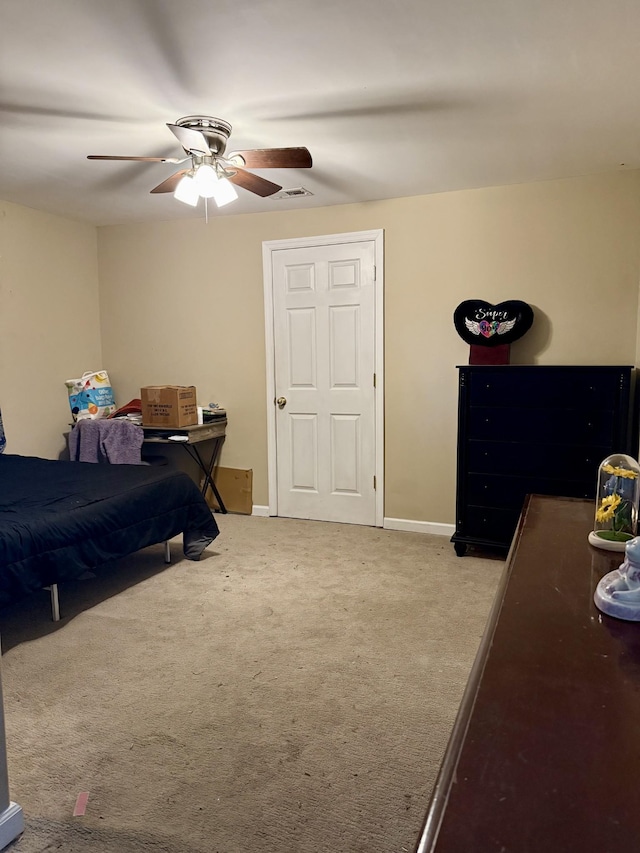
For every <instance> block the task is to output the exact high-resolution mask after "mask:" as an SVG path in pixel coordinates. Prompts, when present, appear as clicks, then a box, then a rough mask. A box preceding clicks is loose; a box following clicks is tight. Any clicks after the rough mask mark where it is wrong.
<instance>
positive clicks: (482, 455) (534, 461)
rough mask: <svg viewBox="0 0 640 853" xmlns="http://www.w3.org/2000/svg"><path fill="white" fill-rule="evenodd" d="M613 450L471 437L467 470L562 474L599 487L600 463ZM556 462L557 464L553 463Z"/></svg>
mask: <svg viewBox="0 0 640 853" xmlns="http://www.w3.org/2000/svg"><path fill="white" fill-rule="evenodd" d="M610 454H611V445H608V444H601V445H594V446H588V445H576V444H568V445H565V446H563V447H562V448H561V450H560V452H559V453H558V452H557V451H555V449H551V448H550V447H549V445H546V444H538V443H536V442H514V441H503V442H497V441H473V440H472V441H469V443H468V445H467V457H466V460H467V465H466V468H467V471H469V472H479V473H484V474H512V475H520V476H531V475H536V474H537V475H539V474H540V472H541V471H545V472H546V473H547V474H548V475H549V476H554V475H559V476H566V477H570V478H572V479H575V480H582V481H592V482H593V487H594V489H595V485H596V479H597V477H598V467H599V465H600V463H601V462H602V460H603V459H606V457H607V456H609V455H610ZM551 466H553V467H551Z"/></svg>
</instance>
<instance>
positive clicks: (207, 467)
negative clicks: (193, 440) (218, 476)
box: [182, 436, 227, 513]
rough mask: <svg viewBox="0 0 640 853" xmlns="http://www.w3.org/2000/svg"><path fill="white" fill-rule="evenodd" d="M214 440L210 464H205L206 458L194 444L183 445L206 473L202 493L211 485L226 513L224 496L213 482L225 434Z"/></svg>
mask: <svg viewBox="0 0 640 853" xmlns="http://www.w3.org/2000/svg"><path fill="white" fill-rule="evenodd" d="M213 441H214V442H215V443H214V446H213V450H212V451H211V457H210V459H209V462H208V464H205V461H204V459H203V458H202V456H201V454H200V451H199V450H198V448H197V447H196V446H195V445H194V444H183V445H182V447H184V449H185V450H186V451H187V452H188V453H189V455H190V456H191V457H192V459H195V461H196V462H197V463H198V466H199V467H200V470H201V471H202V473H203V474H204V481H203V483H202V495H203V497H204V496H205V495H206V494H207V488H208V487H209V486H211V491H212V492H213V494H214V495H215V498H216V500H217V502H218V506H219V507H220V512H222V513H226V512H227V508H226V506H225V505H224V502H223V500H222V498H221V497H220V492H219V491H218V489H217V487H216V484H215V483H214V482H213V476H212V474H213V469H214V467H215V464H216V460H217V458H218V454H219V453H220V448H221V447H222V442H223V441H224V436H220V437H219V438H214V439H213Z"/></svg>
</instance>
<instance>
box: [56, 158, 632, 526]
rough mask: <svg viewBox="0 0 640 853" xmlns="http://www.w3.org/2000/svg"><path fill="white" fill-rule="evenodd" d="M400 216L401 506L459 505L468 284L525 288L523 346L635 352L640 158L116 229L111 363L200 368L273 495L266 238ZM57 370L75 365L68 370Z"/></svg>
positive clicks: (105, 309)
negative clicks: (529, 317) (420, 191)
mask: <svg viewBox="0 0 640 853" xmlns="http://www.w3.org/2000/svg"><path fill="white" fill-rule="evenodd" d="M374 228H381V229H383V230H384V233H385V335H386V343H385V381H386V406H385V410H386V447H385V457H386V464H385V470H386V493H385V516H386V517H388V518H403V519H410V520H422V521H431V522H445V523H451V522H453V520H454V498H455V453H456V403H457V373H456V370H455V365H456V364H463V363H465V362H466V361H467V360H468V346H467V345H466V344H464V343H463V341H462V340H461V339H460V338H459V337H458V336H457V334H456V333H455V330H454V328H453V324H452V319H451V318H452V314H453V311H454V309H455V307H456V306H457V305H458V304H459V303H460V302H461V301H462V300H464V299H471V298H482V299H486V300H487V301H490V302H500V301H502V300H505V299H523V300H525V301H526V302H529V303H530V304H531V305H532V306H533V307H534V310H535V314H536V319H535V323H534V327H533V328H532V330H531V331H530V332H529V333H528V335H527V336H526V337H525V338H523V339H522V340H521V341H519V342H517V343H516V344H514V345H513V347H512V362H514V363H529V362H534V363H535V362H537V363H541V364H634V363H635V360H636V338H637V320H638V284H639V271H640V242H639V239H638V238H639V236H640V172H627V173H615V174H611V175H607V176H597V177H589V178H577V179H570V180H563V181H552V182H546V183H539V184H528V185H520V186H511V187H499V188H491V189H481V190H471V191H464V192H456V193H446V194H441V195H432V196H421V197H416V198H407V199H396V200H392V201H384V202H377V203H368V204H359V205H346V206H343V207H332V208H321V209H317V210H305V211H300V212H297V213H291V212H269V213H264V214H258V215H250V216H225V217H220V218H215V217H214V218H213V219H212V220H210V222H209V224H208V225H207V224H205V223H204V220H195V221H190V222H186V221H175V222H165V223H160V224H152V225H137V226H131V225H127V226H121V227H104V228H100V229H99V230H98V261H99V270H100V306H101V316H102V344H103V357H104V358H103V366H104V367H106V368H107V369H108V370H109V374H110V376H111V379H112V381H113V384H114V386H115V388H116V392H117V395H118V400H119V401H121V402H126V401H127V400H129V399H131V398H132V397H137V396H139V390H140V387H141V385H146V384H155V383H179V384H194V385H196V387H197V389H198V396H199V400H200V402H203V403H207V402H209V401H218V402H221V403H223V404H225V405H226V407H227V408H228V411H229V430H228V438H227V441H226V443H225V446H224V449H223V456H222V464H223V465H226V466H229V467H239V468H252V469H253V471H254V495H253V499H254V503H255V504H266V503H267V439H266V417H267V408H266V407H267V402H266V391H265V374H266V365H265V344H264V312H263V278H262V254H261V248H262V241H264V240H274V239H283V238H290V237H301V236H310V235H320V234H334V233H340V232H345V231H360V230H369V229H374ZM56 381H57V380H56Z"/></svg>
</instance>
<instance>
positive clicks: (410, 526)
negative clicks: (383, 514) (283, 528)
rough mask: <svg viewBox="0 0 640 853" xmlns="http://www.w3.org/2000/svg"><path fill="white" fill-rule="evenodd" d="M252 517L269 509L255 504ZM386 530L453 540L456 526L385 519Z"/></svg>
mask: <svg viewBox="0 0 640 853" xmlns="http://www.w3.org/2000/svg"><path fill="white" fill-rule="evenodd" d="M251 515H259V516H262V517H263V518H267V517H268V516H269V507H268V506H261V505H260V504H254V505H253V507H252V510H251ZM382 526H383V527H384V528H385V530H407V531H409V533H430V534H431V535H432V536H448V537H449V538H451V536H453V534H454V533H455V530H456V526H455V524H439V523H437V522H435V521H411V519H407V518H385V519H384V521H383V522H382Z"/></svg>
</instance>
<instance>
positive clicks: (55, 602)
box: [49, 583, 60, 622]
mask: <svg viewBox="0 0 640 853" xmlns="http://www.w3.org/2000/svg"><path fill="white" fill-rule="evenodd" d="M49 592H50V593H51V618H52V619H53V621H54V622H59V621H60V599H59V598H58V584H57V583H52V584H51V586H50V587H49Z"/></svg>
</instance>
